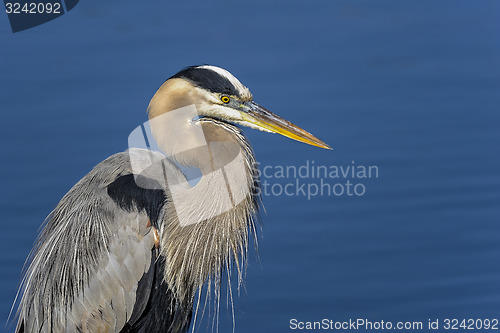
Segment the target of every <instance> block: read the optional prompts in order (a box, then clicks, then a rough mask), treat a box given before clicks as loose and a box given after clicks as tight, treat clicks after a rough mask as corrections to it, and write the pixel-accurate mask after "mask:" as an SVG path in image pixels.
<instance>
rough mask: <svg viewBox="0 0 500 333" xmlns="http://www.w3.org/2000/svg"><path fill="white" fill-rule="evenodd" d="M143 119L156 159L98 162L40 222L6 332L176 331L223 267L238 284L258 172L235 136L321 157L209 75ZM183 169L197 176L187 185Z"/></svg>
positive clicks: (179, 79) (220, 75)
mask: <svg viewBox="0 0 500 333" xmlns="http://www.w3.org/2000/svg"><path fill="white" fill-rule="evenodd" d="M148 112H149V119H150V125H151V131H152V134H153V136H154V139H155V141H156V143H157V145H158V147H159V149H160V151H158V152H157V151H153V150H150V149H129V150H128V151H126V152H122V153H118V154H115V155H113V156H111V157H109V158H107V159H106V160H104V161H103V162H101V163H100V164H98V165H97V166H96V167H95V168H94V169H93V170H92V171H91V172H90V173H88V174H87V175H86V176H85V177H83V178H82V179H81V180H80V181H79V182H78V183H77V184H76V185H74V187H73V188H72V189H71V190H70V191H69V192H68V193H67V194H66V195H65V196H64V197H63V198H62V199H61V201H60V202H59V203H58V205H57V206H56V208H55V209H54V210H53V211H52V212H51V213H50V215H49V216H48V217H47V219H46V222H45V226H44V228H43V230H42V232H41V235H40V236H39V238H38V240H37V242H36V244H35V247H34V249H33V250H32V253H31V255H30V261H29V266H28V268H27V270H26V274H25V277H24V279H23V281H22V286H21V292H22V297H21V300H20V302H19V309H18V316H19V319H18V323H17V327H16V332H185V331H187V329H188V328H189V326H190V323H191V321H192V317H193V316H194V317H196V314H197V311H195V312H194V315H193V307H194V308H195V309H197V308H198V307H199V304H200V299H199V298H198V300H196V299H195V294H196V292H197V291H201V289H202V287H204V286H205V287H206V288H207V290H208V292H209V293H210V292H211V291H212V292H214V293H215V294H216V296H218V293H219V286H220V282H221V278H222V277H221V274H222V273H223V272H226V274H227V276H228V279H231V273H230V272H231V267H233V266H236V268H237V272H238V280H239V281H241V276H242V271H243V265H244V263H245V255H246V252H247V248H248V241H249V234H250V233H252V232H253V231H255V230H254V228H255V221H256V218H257V215H258V201H259V198H258V177H257V167H256V161H255V157H254V153H253V151H252V148H251V146H250V144H249V142H248V141H247V139H246V138H245V136H244V134H243V132H242V131H241V128H240V126H245V127H251V128H255V129H259V130H262V131H267V132H276V133H280V134H282V135H285V136H288V137H290V138H292V139H296V140H299V141H303V142H306V143H308V144H312V145H315V146H319V147H322V148H329V147H328V146H327V145H326V144H325V143H323V142H322V141H320V140H319V139H317V138H315V137H314V136H312V135H311V134H309V133H307V132H306V131H304V130H302V129H300V128H298V127H296V126H295V125H293V124H291V123H289V122H288V121H286V120H284V119H282V118H280V117H278V116H276V115H274V114H272V113H271V112H269V111H267V110H266V109H264V108H262V107H260V106H259V105H257V104H256V103H255V102H253V97H252V94H251V93H250V91H249V90H248V89H247V88H246V87H245V86H243V85H242V84H241V83H240V82H239V81H238V80H237V79H236V78H235V77H234V76H233V75H231V74H230V73H229V72H227V71H225V70H224V69H221V68H219V67H215V66H195V67H188V68H186V69H184V70H183V71H181V72H179V73H177V74H176V75H174V76H173V77H171V78H170V79H168V80H167V81H166V82H165V83H164V84H163V85H162V86H161V87H160V89H159V90H158V91H157V92H156V94H155V95H154V97H153V98H152V100H151V102H150V105H149V108H148ZM183 166H186V167H194V168H196V169H198V170H199V171H200V173H201V177H200V179H199V180H198V182H197V183H196V184H192V183H190V182H189V179H187V178H186V175H185V174H184V173H183V171H182V167H183ZM200 294H201V293H200Z"/></svg>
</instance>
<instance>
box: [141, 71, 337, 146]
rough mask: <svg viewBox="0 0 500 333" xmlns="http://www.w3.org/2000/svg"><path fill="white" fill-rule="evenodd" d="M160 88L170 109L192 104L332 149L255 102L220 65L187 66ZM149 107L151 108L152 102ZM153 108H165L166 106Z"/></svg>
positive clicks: (209, 113) (219, 116)
mask: <svg viewBox="0 0 500 333" xmlns="http://www.w3.org/2000/svg"><path fill="white" fill-rule="evenodd" d="M162 89H165V90H167V91H168V96H170V99H169V102H168V103H169V105H168V107H169V108H170V110H173V109H175V108H178V107H182V106H186V105H190V104H194V105H196V108H197V112H198V114H199V115H200V116H202V117H210V118H215V119H218V120H222V121H224V122H229V123H233V124H237V125H241V126H245V127H250V128H253V129H257V130H260V131H264V132H271V133H278V134H281V135H283V136H286V137H288V138H291V139H293V140H297V141H301V142H304V143H307V144H310V145H313V146H317V147H321V148H325V149H331V148H330V146H328V145H327V144H326V143H324V142H323V141H321V140H320V139H318V138H316V137H315V136H314V135H312V134H311V133H309V132H307V131H305V130H303V129H302V128H300V127H298V126H296V125H294V124H292V123H291V122H289V121H288V120H285V119H283V118H281V117H280V116H278V115H276V114H274V113H272V112H270V111H269V110H267V109H265V108H264V107H262V106H260V105H259V104H257V103H256V102H254V100H253V96H252V94H251V93H250V90H248V88H247V87H245V86H244V85H243V84H242V83H241V82H240V81H239V80H238V79H237V78H236V77H234V76H233V75H232V74H231V73H229V72H228V71H227V70H225V69H222V68H220V67H216V66H209V65H203V66H192V67H188V68H186V69H184V70H182V71H180V72H179V73H177V74H175V75H174V76H172V77H171V78H170V79H168V80H167V81H166V82H165V83H164V85H163V86H162V88H160V90H159V92H161V91H162ZM167 91H164V92H165V93H166V92H167ZM157 94H158V93H157ZM155 97H156V95H155ZM155 97H153V100H152V103H156V104H158V103H164V102H165V101H159V100H157V101H155ZM150 110H152V108H151V105H150ZM155 110H165V107H163V108H155ZM154 116H156V115H155V114H153V115H151V112H150V117H154Z"/></svg>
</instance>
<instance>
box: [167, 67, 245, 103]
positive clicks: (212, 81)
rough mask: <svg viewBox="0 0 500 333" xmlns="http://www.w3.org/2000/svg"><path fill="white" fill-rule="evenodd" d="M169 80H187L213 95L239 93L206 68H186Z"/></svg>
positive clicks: (223, 78)
mask: <svg viewBox="0 0 500 333" xmlns="http://www.w3.org/2000/svg"><path fill="white" fill-rule="evenodd" d="M171 78H181V79H187V80H189V81H191V82H193V84H194V85H196V86H198V87H200V88H202V89H206V90H208V91H211V92H214V93H222V94H224V95H233V96H240V93H239V91H238V90H237V89H236V87H235V86H234V85H233V84H232V82H231V81H229V79H227V78H226V77H224V76H221V75H220V74H219V73H217V72H215V71H213V70H210V69H207V68H199V67H188V68H186V69H184V70H182V71H180V72H179V73H177V74H175V75H174V76H172V77H171Z"/></svg>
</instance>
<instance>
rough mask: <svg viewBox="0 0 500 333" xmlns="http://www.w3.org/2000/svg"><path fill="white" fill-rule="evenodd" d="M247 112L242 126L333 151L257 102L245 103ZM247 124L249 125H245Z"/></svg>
mask: <svg viewBox="0 0 500 333" xmlns="http://www.w3.org/2000/svg"><path fill="white" fill-rule="evenodd" d="M245 106H246V107H247V108H248V109H247V108H245V112H242V116H243V120H244V121H243V122H241V124H242V125H246V126H249V124H251V125H250V127H254V128H257V129H260V130H261V131H266V132H272V133H278V134H281V135H283V136H286V137H288V138H290V139H293V140H297V141H300V142H304V143H307V144H309V145H312V146H316V147H320V148H325V149H332V148H331V147H330V146H329V145H327V144H326V143H324V142H323V141H321V140H320V139H318V138H317V137H315V136H314V135H312V134H311V133H309V132H307V131H305V130H303V129H302V128H300V127H298V126H295V125H294V124H292V123H291V122H289V121H288V120H286V119H283V118H281V117H280V116H278V115H275V114H274V113H272V112H271V111H269V110H267V109H265V108H263V107H262V106H260V105H259V104H257V103H255V102H247V103H245ZM245 123H247V124H245Z"/></svg>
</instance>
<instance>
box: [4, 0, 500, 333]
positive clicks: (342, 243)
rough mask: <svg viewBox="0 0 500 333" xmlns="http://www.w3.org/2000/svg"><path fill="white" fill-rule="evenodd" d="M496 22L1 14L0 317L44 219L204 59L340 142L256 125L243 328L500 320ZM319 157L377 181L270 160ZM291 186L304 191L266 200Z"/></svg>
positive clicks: (407, 14)
mask: <svg viewBox="0 0 500 333" xmlns="http://www.w3.org/2000/svg"><path fill="white" fill-rule="evenodd" d="M145 6H154V7H155V8H151V7H145ZM499 15H500V3H499V2H497V1H419V2H418V3H417V2H401V1H383V2H373V1H366V2H364V1H361V2H355V3H353V2H351V1H335V2H333V1H312V2H307V3H306V2H303V1H252V2H249V1H227V0H226V1H204V2H201V1H190V2H184V3H182V4H168V5H167V4H154V5H145V4H144V3H139V2H135V3H132V2H130V3H126V2H118V1H106V2H92V1H81V3H80V4H79V5H78V6H77V7H75V9H73V10H72V11H71V12H69V13H68V14H66V15H64V16H62V17H61V18H59V19H57V20H54V21H52V22H50V23H48V24H45V25H43V26H40V27H38V28H35V29H32V30H28V31H25V32H21V33H17V34H12V33H11V32H10V30H9V26H8V22H7V18H6V15H5V14H0V17H1V19H0V39H1V45H2V47H1V48H2V56H1V61H0V70H1V75H0V86H1V89H0V98H1V99H0V101H1V102H0V103H1V112H2V131H0V136H1V140H2V141H1V142H2V163H1V164H0V170H1V175H2V187H1V201H0V205H1V206H0V207H1V211H0V214H1V215H0V219H1V223H2V233H1V236H0V237H1V241H0V266H1V267H2V269H1V271H0V281H1V283H0V321H2V322H5V321H6V320H7V316H8V313H9V310H10V306H11V304H12V301H13V300H14V297H15V293H16V289H17V286H18V281H19V279H20V272H21V269H22V266H23V263H24V260H25V258H26V256H27V255H28V253H29V251H30V248H31V245H32V243H33V242H34V240H35V237H36V234H37V229H38V227H39V225H40V224H41V222H42V221H43V219H44V218H45V216H46V215H47V214H48V213H49V212H50V211H51V209H52V208H53V207H54V206H55V205H56V204H57V202H58V201H59V199H60V198H61V197H62V196H63V195H64V193H66V191H68V190H69V189H70V187H71V186H72V185H73V184H74V183H75V182H77V181H78V180H79V179H80V178H81V177H82V176H84V175H85V174H86V173H87V172H88V171H89V170H90V169H91V168H92V167H93V166H94V165H96V164H97V163H98V162H100V161H101V160H103V159H104V158H106V157H107V156H109V155H111V154H112V153H115V152H118V151H122V150H124V149H126V148H127V136H128V134H129V133H130V131H131V130H133V129H134V128H135V127H136V126H138V125H139V124H141V123H142V122H143V121H145V120H146V112H145V110H146V107H147V104H148V102H149V99H150V98H151V97H152V95H153V93H154V92H155V91H156V89H157V88H158V87H159V86H160V85H161V83H162V82H163V81H164V80H165V79H166V78H167V77H169V76H170V75H172V74H174V73H175V72H176V71H178V70H179V69H181V68H182V67H184V66H187V65H192V64H200V63H210V64H215V65H219V66H222V67H225V68H227V69H229V70H230V71H231V72H233V73H234V74H235V75H236V76H237V77H238V78H240V79H241V81H243V83H244V84H246V85H247V86H248V87H249V88H250V89H251V90H252V92H253V94H254V97H255V99H256V101H258V102H259V103H260V104H262V105H264V106H266V107H267V108H268V109H270V110H272V111H273V112H275V113H277V114H280V115H282V116H284V117H285V118H287V119H289V120H291V121H293V122H295V123H297V124H298V125H300V126H302V127H304V128H306V129H307V130H309V131H311V132H313V133H314V134H316V135H317V136H318V137H320V138H321V139H323V140H324V141H326V142H327V143H329V144H330V145H331V146H332V147H333V148H334V149H333V150H332V151H326V150H321V149H317V148H314V147H310V146H306V145H304V144H301V143H297V142H293V141H291V140H288V139H286V138H282V137H278V136H277V135H270V134H266V133H260V132H255V131H252V130H248V131H247V134H248V137H249V138H250V140H251V142H252V144H253V146H254V149H255V151H256V155H257V158H258V160H259V161H260V162H261V167H262V168H264V167H267V169H266V170H267V171H268V175H267V176H268V177H263V180H264V181H265V182H267V190H268V193H267V194H268V195H264V198H263V199H264V203H265V207H266V212H265V213H263V218H262V219H263V227H262V232H260V233H259V235H258V239H259V259H257V255H256V253H255V251H252V252H251V254H250V260H249V267H248V271H247V275H246V279H245V284H244V289H242V291H241V295H240V296H239V297H235V300H234V303H235V305H234V308H235V318H236V320H235V331H236V332H291V331H292V330H291V329H290V328H289V321H290V319H292V318H296V319H298V320H300V321H317V320H321V319H323V318H328V319H332V320H335V321H346V320H349V319H357V318H366V319H368V320H371V321H380V320H384V321H392V322H394V323H395V322H397V321H421V322H423V323H425V325H426V324H427V321H428V319H429V318H430V319H433V320H434V319H436V318H438V319H440V320H443V319H445V318H474V319H475V318H480V319H483V318H499V317H500V154H499V147H500V131H499V129H500V112H499V110H500V89H499V88H500V43H499V39H498V37H499V35H500V21H499V20H498V17H499ZM307 163H309V165H310V166H311V165H312V164H313V163H314V165H315V166H326V167H328V168H329V170H332V169H330V167H331V166H337V167H340V166H343V167H344V168H346V167H348V166H350V167H353V166H356V167H358V168H359V167H362V166H365V167H369V166H375V167H376V170H377V171H378V177H376V176H375V174H372V177H371V178H361V177H354V178H353V177H347V178H344V177H342V176H339V177H334V176H335V175H334V174H331V175H330V174H329V175H328V177H326V178H318V177H312V175H311V174H308V177H298V178H293V177H291V178H280V177H279V175H276V174H275V173H273V172H272V171H276V170H277V168H278V167H279V166H285V167H286V166H295V167H296V168H297V169H298V168H299V167H301V166H305V165H307ZM356 170H359V169H356ZM309 171H311V168H310V169H309ZM351 176H352V175H351ZM355 176H357V175H355ZM347 181H349V182H350V184H352V188H351V190H352V189H354V185H358V187H357V190H358V194H359V193H361V192H360V191H361V190H363V192H364V194H363V195H356V194H354V195H348V194H347V185H346V182H347ZM297 182H299V183H297ZM321 182H323V183H321ZM288 184H292V185H290V186H289V187H288V190H289V191H288V193H289V194H292V195H284V194H281V195H273V190H274V193H275V194H278V191H279V189H280V188H281V189H284V188H285V186H286V185H288ZM321 184H326V185H324V186H323V187H322V188H323V189H324V193H323V195H321V193H320V192H319V193H318V194H316V195H313V193H314V191H315V190H319V189H320V188H321ZM336 184H338V185H336ZM359 184H361V185H359ZM301 185H303V186H304V187H302V189H305V190H304V191H308V192H302V190H300V188H301V187H300V186H301ZM273 186H274V187H273ZM315 186H316V187H315ZM328 186H330V187H328ZM334 186H336V187H335V190H336V191H337V192H336V194H331V193H330V195H328V193H327V192H326V190H327V189H328V188H333V187H334ZM340 189H344V190H345V192H344V193H343V194H342V195H337V194H339V193H340V192H339V191H340ZM294 191H295V192H294ZM307 193H309V195H310V198H309V199H308V198H307ZM223 298H224V302H222V305H221V315H220V322H219V331H221V332H227V331H229V332H230V331H231V330H232V328H233V324H232V319H231V310H230V308H228V307H227V306H226V304H225V298H226V297H225V294H224V297H223ZM210 325H211V320H209V319H207V316H205V319H204V320H203V321H202V322H201V323H199V324H198V327H199V331H200V332H204V331H207V330H208V331H210V330H211V326H210ZM2 328H3V329H5V330H6V331H12V329H9V328H8V326H7V327H5V328H4V327H2ZM359 331H364V330H362V329H361V330H359Z"/></svg>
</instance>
